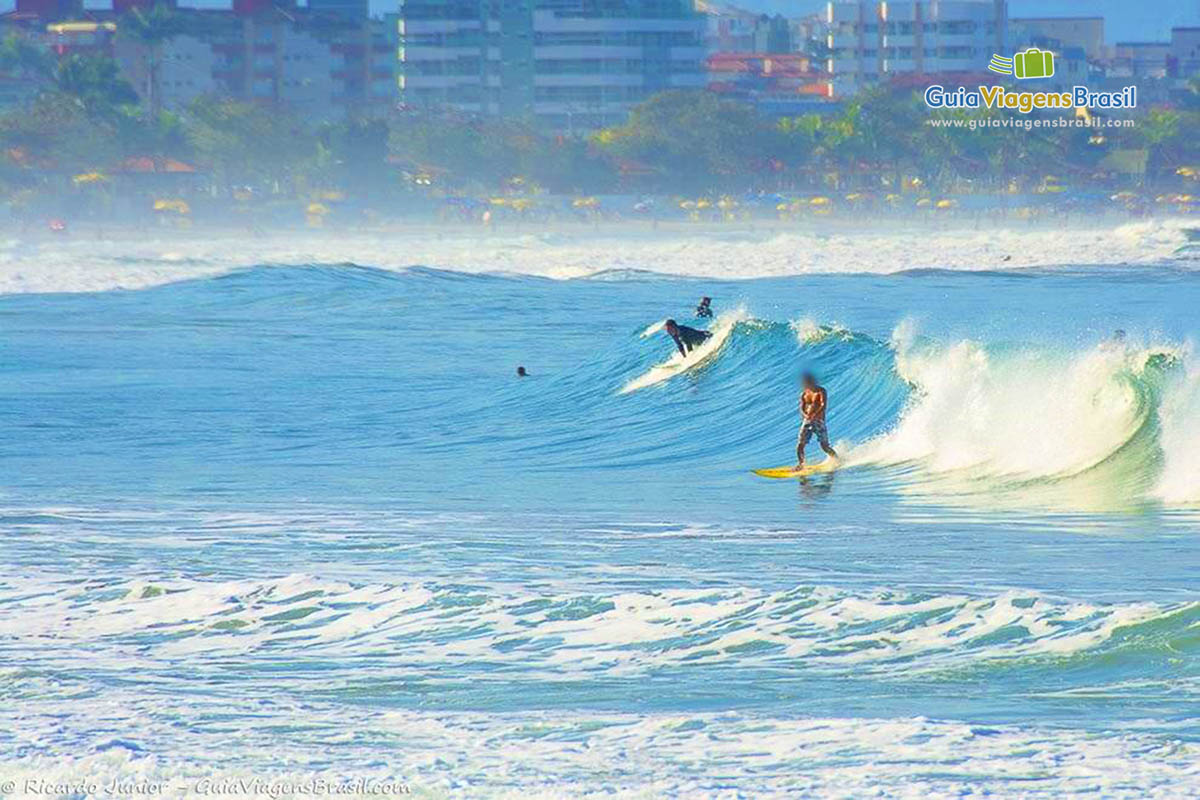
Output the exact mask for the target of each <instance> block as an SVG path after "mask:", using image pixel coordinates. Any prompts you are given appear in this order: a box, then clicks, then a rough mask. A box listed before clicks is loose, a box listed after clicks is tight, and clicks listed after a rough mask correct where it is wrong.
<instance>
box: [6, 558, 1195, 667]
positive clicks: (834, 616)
mask: <svg viewBox="0 0 1200 800" xmlns="http://www.w3.org/2000/svg"><path fill="white" fill-rule="evenodd" d="M3 600H4V602H3V604H0V637H2V638H3V639H5V640H7V641H8V642H9V643H10V646H12V645H20V646H22V647H25V648H28V649H29V650H30V652H31V653H41V654H42V656H43V657H45V655H46V654H47V653H48V652H53V651H55V650H59V649H62V650H64V651H69V652H77V651H78V649H79V648H86V649H87V650H88V652H92V653H93V654H95V661H94V663H93V667H94V668H95V669H98V670H100V669H106V668H107V669H120V668H121V665H122V664H123V663H125V661H126V660H127V659H128V658H131V657H136V658H137V659H138V660H139V663H141V664H142V665H143V667H144V668H146V669H154V668H156V667H155V665H157V668H163V667H165V666H168V665H171V664H174V663H177V662H179V663H191V664H194V663H197V662H196V659H203V660H204V661H205V663H209V664H210V665H212V668H213V669H216V670H217V671H218V672H220V671H222V670H225V669H235V670H236V669H239V668H240V667H239V666H238V665H239V664H240V663H241V662H242V661H243V660H244V659H248V658H251V659H254V660H255V661H260V660H262V659H267V660H272V659H274V658H275V657H277V656H278V657H281V658H283V659H284V660H285V661H286V662H287V663H289V664H292V665H293V666H294V667H295V669H294V670H290V671H289V672H290V677H289V681H291V682H292V683H293V684H294V683H295V682H296V681H300V682H304V681H305V680H306V677H305V676H306V675H308V674H309V673H310V671H309V670H308V669H305V668H303V664H305V663H308V664H313V665H316V664H319V663H323V662H326V661H337V662H339V663H341V662H344V660H345V659H352V658H366V657H370V658H373V659H376V660H379V663H387V662H394V664H395V665H396V666H400V665H401V664H403V665H405V668H409V669H413V668H418V667H419V666H422V665H423V666H424V667H425V668H429V669H435V668H436V672H437V673H439V674H446V675H449V674H458V673H460V672H462V671H464V670H465V673H464V674H473V675H475V676H476V679H479V680H486V679H487V676H488V675H489V674H494V673H495V670H497V669H498V668H500V667H501V666H502V665H511V666H513V667H517V666H519V667H520V668H521V670H522V672H523V673H524V674H526V675H530V676H537V677H539V678H540V679H542V680H549V681H556V680H571V679H575V678H581V677H585V676H590V677H592V678H595V677H596V676H598V675H607V676H611V677H616V676H630V675H636V674H641V673H645V672H648V671H654V670H661V669H670V668H679V667H689V668H694V667H700V666H710V667H712V666H719V665H721V664H724V663H728V664H734V663H736V664H738V665H739V666H741V667H746V666H749V665H755V664H757V665H759V666H764V667H765V666H778V667H789V668H793V669H803V670H805V671H811V672H815V673H821V672H824V671H829V672H831V673H832V672H838V673H840V672H844V671H845V670H847V669H853V670H854V671H855V673H856V674H859V675H867V674H878V675H881V676H886V677H888V678H889V679H896V678H899V677H902V676H905V675H911V674H920V673H925V672H929V671H938V672H945V671H947V670H961V669H967V668H972V669H977V668H979V667H981V666H985V665H986V666H989V667H990V668H997V667H1001V666H1003V665H1004V664H1008V663H1020V664H1021V665H1022V668H1023V669H1028V668H1030V667H1031V666H1032V665H1034V664H1036V663H1037V662H1039V661H1042V662H1048V661H1057V660H1061V659H1063V658H1066V657H1078V656H1080V655H1081V654H1092V655H1091V656H1089V657H1098V654H1102V653H1103V652H1106V651H1109V650H1113V649H1122V648H1124V649H1127V648H1129V647H1135V648H1150V649H1154V650H1158V649H1162V648H1170V649H1173V650H1174V651H1175V652H1181V651H1183V650H1187V649H1192V650H1194V649H1195V646H1196V644H1197V643H1196V642H1195V641H1193V640H1192V639H1194V637H1191V638H1189V637H1190V634H1189V631H1190V629H1191V628H1192V627H1194V625H1195V624H1196V623H1197V620H1198V619H1200V604H1196V603H1192V604H1186V603H1181V604H1175V605H1163V604H1154V603H1127V604H1097V603H1087V602H1077V601H1070V600H1062V599H1057V598H1053V597H1049V596H1046V595H1042V594H1039V593H1037V592H1031V591H1019V590H1012V591H1008V592H1005V593H1002V594H997V595H991V596H970V595H965V594H922V593H913V592H905V591H891V590H878V591H871V592H863V591H847V590H843V589H839V588H836V587H830V586H798V587H795V588H793V589H790V590H787V591H780V592H768V591H762V590H758V589H751V588H713V589H668V590H662V591H657V592H636V591H630V592H625V593H614V594H579V593H574V592H567V593H546V594H535V593H529V592H528V591H517V590H503V589H501V588H499V587H496V588H492V589H488V588H484V587H458V586H453V585H437V584H416V585H385V584H373V585H356V584H351V583H346V582H339V581H328V580H322V579H319V578H316V577H313V576H310V575H304V574H297V575H290V576H286V577H282V578H278V579H274V580H267V581H262V580H245V581H232V582H230V581H215V582H203V581H172V580H164V581H155V582H145V581H125V582H108V581H98V582H84V583H83V584H81V585H77V586H70V587H59V588H56V589H54V590H52V591H46V590H45V586H44V585H38V586H36V587H30V586H27V587H25V588H20V587H18V586H10V587H8V588H7V589H6V591H5V596H4V598H3ZM14 601H19V602H14ZM1151 629H1153V632H1154V633H1153V636H1142V635H1138V634H1137V632H1138V631H1143V632H1145V631H1148V630H1151ZM1189 642H1190V644H1189ZM389 653H391V654H392V655H390V656H389V655H388V654H389ZM318 672H319V671H318ZM313 688H314V690H318V691H323V690H321V689H320V686H319V679H318V683H317V684H314V686H313Z"/></svg>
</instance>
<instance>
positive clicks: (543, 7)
mask: <svg viewBox="0 0 1200 800" xmlns="http://www.w3.org/2000/svg"><path fill="white" fill-rule="evenodd" d="M703 32H704V18H703V17H702V16H701V15H700V14H699V13H697V12H696V10H695V7H694V4H693V2H692V0H616V1H615V2H614V1H613V0H607V1H605V2H601V1H600V0H404V2H403V4H402V5H401V8H400V19H399V35H400V49H399V67H400V69H399V83H400V97H401V102H402V103H404V104H406V105H408V106H410V107H414V108H430V109H441V110H451V111H458V112H462V113H468V114H479V115H484V116H508V117H514V118H526V119H531V120H533V121H535V122H536V123H537V124H538V125H539V126H540V127H542V128H544V129H547V130H555V131H565V132H584V131H588V130H593V129H596V128H600V127H603V126H606V125H613V124H617V123H620V122H621V121H623V120H624V119H625V117H626V115H627V114H628V113H629V109H630V108H631V107H632V106H633V105H634V104H636V103H638V102H640V101H642V100H644V99H646V98H647V97H649V96H650V95H652V94H654V93H656V92H660V91H664V90H667V89H682V88H701V87H703V86H704V85H705V83H706V75H705V73H704V48H703Z"/></svg>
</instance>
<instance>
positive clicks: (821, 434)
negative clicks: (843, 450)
mask: <svg viewBox="0 0 1200 800" xmlns="http://www.w3.org/2000/svg"><path fill="white" fill-rule="evenodd" d="M800 381H801V383H802V384H803V385H804V391H803V392H801V393H800V419H801V420H802V421H801V423H800V440H799V441H798V442H797V444H796V469H802V468H803V467H804V448H805V447H806V446H808V440H809V439H811V438H812V437H813V435H814V434H815V435H816V437H817V441H818V442H820V444H821V449H822V450H824V451H825V453H826V454H827V455H828V456H829V457H830V458H837V457H838V454H837V452H836V451H835V450H834V449H833V448H832V447H830V445H829V432H828V431H827V430H826V429H825V409H826V407H827V406H828V405H829V393H828V392H826V391H825V387H824V386H820V385H818V384H817V379H816V378H815V377H814V376H813V374H812V373H811V372H806V373H804V374H803V375H801V376H800Z"/></svg>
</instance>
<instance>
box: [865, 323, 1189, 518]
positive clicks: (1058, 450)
mask: <svg viewBox="0 0 1200 800" xmlns="http://www.w3.org/2000/svg"><path fill="white" fill-rule="evenodd" d="M893 347H894V349H895V353H896V354H895V365H896V371H897V373H898V374H899V376H900V377H901V378H902V379H903V380H905V381H907V382H909V383H910V384H911V385H912V387H913V392H912V399H911V400H910V402H909V404H908V407H907V408H906V409H905V410H904V411H903V412H902V414H901V416H900V418H899V419H898V420H897V422H896V424H895V426H894V427H893V428H892V429H891V430H890V431H888V432H887V433H885V434H883V435H881V436H879V437H876V438H875V439H873V440H871V441H868V442H865V443H863V444H861V445H859V446H857V447H856V448H854V449H853V450H852V451H851V452H850V453H849V457H848V462H849V463H850V464H866V465H876V466H880V465H901V464H915V465H918V466H919V467H920V468H921V470H922V473H923V474H924V475H926V476H930V477H938V476H940V477H939V481H940V482H938V483H937V484H936V488H935V489H934V491H936V492H937V493H938V494H940V495H941V496H943V498H951V497H952V496H958V495H962V494H964V493H970V492H977V491H981V490H985V491H992V490H998V489H1004V488H1006V487H1007V488H1009V489H1012V490H1019V491H1020V492H1022V493H1023V494H1024V496H1025V497H1026V499H1029V498H1030V497H1031V495H1030V493H1031V492H1034V495H1036V497H1037V498H1039V500H1044V501H1046V502H1048V503H1050V504H1052V505H1057V506H1060V507H1064V508H1065V507H1078V508H1111V507H1118V506H1122V505H1127V504H1128V503H1131V502H1138V501H1141V500H1143V499H1144V498H1145V497H1146V495H1147V493H1149V492H1150V490H1151V482H1152V481H1153V479H1154V476H1155V475H1156V474H1157V473H1158V472H1159V471H1160V465H1159V464H1158V463H1157V462H1158V451H1157V449H1156V447H1155V446H1156V445H1157V446H1158V447H1161V450H1162V451H1163V453H1164V454H1165V464H1164V465H1162V466H1161V472H1162V476H1161V480H1160V482H1159V486H1158V489H1157V492H1156V494H1157V496H1158V497H1160V498H1161V499H1164V500H1167V501H1173V502H1180V501H1191V500H1194V499H1196V498H1197V497H1200V495H1197V494H1196V490H1195V486H1196V482H1195V475H1196V474H1197V465H1198V464H1200V439H1197V438H1196V435H1195V431H1196V428H1197V427H1198V426H1200V401H1198V400H1197V397H1198V396H1200V393H1198V390H1197V385H1198V383H1197V380H1196V378H1195V375H1194V374H1191V375H1188V376H1187V377H1186V378H1181V377H1180V373H1181V372H1182V371H1183V366H1182V365H1183V364H1184V363H1185V362H1186V360H1187V356H1186V354H1185V353H1184V352H1183V351H1182V350H1181V349H1180V348H1178V347H1175V346H1171V345H1158V346H1134V345H1132V344H1130V343H1128V342H1126V341H1124V340H1120V341H1116V340H1114V341H1111V342H1106V343H1103V344H1100V345H1097V346H1095V347H1093V348H1090V349H1084V350H1081V351H1047V350H1041V349H1037V350H1034V349H1019V350H1017V349H1012V348H996V347H994V346H993V347H988V346H985V345H983V344H980V343H976V342H972V341H960V342H957V343H954V344H950V345H945V346H942V345H931V344H928V343H918V342H917V339H916V336H915V332H914V330H913V328H912V326H911V324H908V323H904V324H902V325H900V326H898V327H897V330H896V332H895V335H894V336H893ZM1164 382H1165V383H1166V384H1167V386H1168V389H1167V390H1165V392H1164V390H1163V389H1162V386H1163V384H1164ZM1160 417H1161V421H1162V425H1161V429H1160V428H1159V427H1158V426H1156V425H1155V421H1156V420H1157V419H1159V418H1160ZM1101 467H1102V468H1101ZM1077 476H1078V477H1079V480H1074V481H1072V480H1069V479H1072V478H1075V477H1077ZM1039 487H1041V488H1042V489H1052V490H1053V492H1054V493H1055V495H1054V497H1053V498H1051V494H1050V493H1048V492H1042V493H1040V494H1039V493H1037V492H1035V490H1036V489H1038V488H1039ZM931 488H932V487H931Z"/></svg>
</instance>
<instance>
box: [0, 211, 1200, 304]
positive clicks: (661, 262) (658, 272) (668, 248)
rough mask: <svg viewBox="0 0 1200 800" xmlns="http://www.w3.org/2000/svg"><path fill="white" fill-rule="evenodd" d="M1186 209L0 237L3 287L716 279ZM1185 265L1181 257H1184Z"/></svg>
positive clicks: (958, 252) (1141, 260) (951, 263)
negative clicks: (232, 276)
mask: <svg viewBox="0 0 1200 800" xmlns="http://www.w3.org/2000/svg"><path fill="white" fill-rule="evenodd" d="M1189 224H1191V223H1189V222H1188V221H1186V220H1156V221H1148V222H1139V223H1131V224H1126V225H1121V226H1117V227H1096V226H1083V227H1078V228H1045V229H1041V228H1030V229H1024V228H1013V227H1009V228H992V229H988V230H976V229H964V230H949V231H947V230H943V229H938V230H936V231H930V230H925V229H924V228H915V227H912V226H909V227H897V228H895V229H889V230H886V231H868V232H858V233H854V234H848V233H847V234H840V233H838V234H823V233H799V232H796V233H793V232H780V231H779V230H778V229H765V230H762V231H757V232H755V231H748V232H746V233H745V235H741V236H731V235H730V233H729V232H727V231H722V230H719V229H707V228H700V227H698V228H695V229H686V230H685V229H672V230H669V231H662V232H655V233H650V232H646V231H632V232H629V233H627V234H621V233H605V232H591V231H589V232H578V231H562V232H557V233H553V234H547V235H544V236H532V235H529V234H520V233H512V234H507V233H504V232H495V233H486V232H483V231H480V232H462V231H461V230H440V229H437V228H433V227H431V228H427V229H418V230H414V231H411V232H406V233H397V234H391V235H382V234H379V235H368V234H338V235H337V236H331V235H328V234H321V233H315V232H309V233H303V234H289V235H286V236H284V235H264V236H248V235H237V236H234V235H219V234H215V235H208V236H204V237H199V236H186V235H183V236H171V237H167V236H163V235H161V234H158V235H155V234H150V235H145V236H139V237H137V238H126V237H118V238H115V239H82V238H80V239H62V240H53V241H47V240H36V241H33V240H31V241H21V240H12V241H9V242H7V243H6V245H5V246H3V247H2V248H0V294H13V293H25V292H96V291H105V290H109V289H139V288H145V287H149V286H156V285H161V284H164V283H172V282H176V281H181V280H188V279H192V278H202V277H210V276H214V275H220V274H223V273H226V272H231V271H234V270H239V269H245V268H247V267H251V266H259V265H269V264H280V265H296V266H299V265H310V264H311V265H337V264H344V263H352V264H369V265H372V266H374V267H377V268H379V269H383V270H389V271H403V270H407V269H409V268H411V267H413V266H417V265H424V266H426V267H429V268H433V269H439V270H451V271H458V272H467V273H487V272H499V273H508V274H516V275H532V276H542V277H548V278H559V279H568V278H594V279H597V280H644V279H647V278H651V277H654V276H662V275H670V276H696V277H706V278H720V279H743V278H761V277H771V276H787V275H806V274H824V273H880V274H888V273H896V272H903V271H907V270H913V269H924V268H938V269H947V270H955V271H996V270H1014V269H1022V268H1029V267H1057V266H1063V265H1081V264H1082V265H1118V264H1164V263H1167V262H1170V261H1172V259H1173V257H1174V254H1175V251H1176V250H1177V249H1178V248H1179V246H1180V245H1181V244H1183V242H1184V241H1185V240H1186V237H1185V234H1184V229H1185V228H1186V227H1187V226H1188V225H1189ZM1178 263H1180V264H1182V265H1187V264H1189V263H1190V262H1188V261H1187V260H1186V259H1181V260H1179V262H1178Z"/></svg>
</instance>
